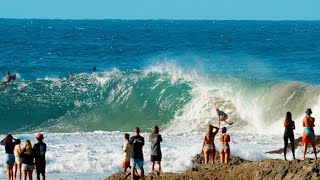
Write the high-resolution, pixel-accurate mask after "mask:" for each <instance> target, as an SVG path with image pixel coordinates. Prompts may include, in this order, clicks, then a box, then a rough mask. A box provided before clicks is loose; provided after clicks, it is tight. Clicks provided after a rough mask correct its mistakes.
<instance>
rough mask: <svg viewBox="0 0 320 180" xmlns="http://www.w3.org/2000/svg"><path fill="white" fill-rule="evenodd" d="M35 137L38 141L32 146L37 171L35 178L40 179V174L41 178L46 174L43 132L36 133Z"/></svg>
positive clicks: (45, 146) (45, 148)
mask: <svg viewBox="0 0 320 180" xmlns="http://www.w3.org/2000/svg"><path fill="white" fill-rule="evenodd" d="M36 139H37V140H38V143H36V144H34V146H33V152H34V155H35V165H36V171H37V180H40V174H41V175H42V180H45V178H46V176H45V173H46V157H45V154H46V151H47V145H46V144H45V143H44V142H43V139H44V137H43V134H42V133H38V134H37V136H36Z"/></svg>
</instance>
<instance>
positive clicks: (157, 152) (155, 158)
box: [149, 126, 162, 172]
mask: <svg viewBox="0 0 320 180" xmlns="http://www.w3.org/2000/svg"><path fill="white" fill-rule="evenodd" d="M149 141H150V142H151V171H154V164H155V162H158V171H159V172H161V158H162V153H161V147H160V143H161V142H162V137H161V134H159V127H158V126H155V127H154V129H153V132H152V134H151V135H150V138H149Z"/></svg>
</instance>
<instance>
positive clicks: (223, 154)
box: [220, 147, 230, 164]
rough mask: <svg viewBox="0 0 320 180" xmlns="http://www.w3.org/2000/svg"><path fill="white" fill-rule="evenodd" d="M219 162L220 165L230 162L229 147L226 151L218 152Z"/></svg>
mask: <svg viewBox="0 0 320 180" xmlns="http://www.w3.org/2000/svg"><path fill="white" fill-rule="evenodd" d="M220 161H221V163H226V164H228V163H229V161H230V147H228V149H222V150H220Z"/></svg>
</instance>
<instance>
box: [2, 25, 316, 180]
mask: <svg viewBox="0 0 320 180" xmlns="http://www.w3.org/2000/svg"><path fill="white" fill-rule="evenodd" d="M319 59H320V22H319V21H214V23H213V22H212V21H171V20H145V21H140V20H136V21H128V20H35V19H32V20H30V19H24V20H22V19H21V20H20V19H0V75H2V74H3V76H4V75H5V72H6V71H10V72H11V73H12V74H16V75H17V79H16V80H15V81H13V82H11V83H10V84H8V85H7V86H4V85H0V133H1V134H2V137H5V135H6V134H8V133H12V134H13V135H14V137H17V138H21V139H22V142H24V141H25V140H27V139H30V140H31V142H32V144H34V143H35V142H36V139H35V135H36V133H37V132H43V133H44V137H45V139H44V141H45V143H46V144H47V146H48V151H47V155H46V157H47V169H46V171H47V177H48V179H85V180H87V179H94V180H95V179H104V178H105V177H107V176H109V175H111V174H112V173H115V172H119V171H121V163H122V162H121V160H122V150H121V146H122V144H123V136H124V133H126V132H127V133H129V134H130V135H132V134H133V133H132V131H133V128H134V127H137V126H138V127H140V129H141V131H142V135H143V136H144V137H145V139H146V140H148V136H149V134H150V132H151V130H152V128H153V127H154V126H155V125H158V126H159V127H160V133H161V134H162V136H163V140H164V141H163V143H162V144H161V147H162V153H163V160H162V165H163V166H162V169H163V171H165V172H182V171H184V170H187V169H189V168H190V167H191V160H192V158H193V157H194V155H196V154H197V153H200V150H201V143H202V140H203V135H204V132H205V130H206V128H207V126H208V124H213V125H217V114H216V112H215V109H216V108H219V109H221V110H223V111H224V112H226V113H227V114H228V116H229V119H228V121H229V122H232V123H233V124H232V125H231V126H229V125H226V124H222V126H226V127H227V128H228V133H230V135H231V143H230V146H231V154H232V155H235V156H238V157H241V158H244V159H248V160H260V159H264V158H282V155H274V154H272V155H271V154H265V152H267V151H271V150H275V149H280V148H282V147H283V131H284V128H283V120H284V117H285V114H286V112H287V111H291V113H292V115H293V120H294V121H295V123H296V130H295V138H298V137H299V136H301V133H302V122H301V121H302V119H303V117H304V114H305V113H304V112H305V111H306V109H307V108H312V110H313V112H314V113H313V116H314V117H315V118H316V123H315V125H316V126H315V134H316V135H317V134H318V132H320V128H319V123H317V122H318V120H319V118H320V117H319V112H320V96H319V95H320V88H319V84H320V80H319V78H318V77H319V76H320V71H319V68H320V61H319ZM94 66H95V67H96V68H97V72H96V73H92V71H91V69H92V68H93V67H94ZM70 74H73V75H74V78H71V79H68V78H67V77H68V76H69V75H70ZM0 77H1V76H0ZM22 144H23V143H22ZM215 144H216V148H217V149H219V144H218V141H217V139H216V140H215ZM301 151H302V150H301V148H300V147H298V149H297V150H296V156H297V158H301ZM3 156H4V147H3V146H1V148H0V163H1V164H4V162H3V158H2V157H3ZM287 156H288V159H292V156H291V153H290V152H289V154H288V155H287ZM308 156H310V154H308ZM144 157H145V163H146V165H145V168H146V172H149V171H150V161H149V159H150V143H149V142H148V141H146V145H145V146H144ZM311 157H312V156H311ZM5 176H6V174H5V169H4V167H3V166H0V178H1V179H5Z"/></svg>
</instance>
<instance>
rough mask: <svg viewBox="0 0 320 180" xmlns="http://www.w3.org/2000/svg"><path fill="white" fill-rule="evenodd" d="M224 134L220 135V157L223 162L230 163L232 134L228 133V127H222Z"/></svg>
mask: <svg viewBox="0 0 320 180" xmlns="http://www.w3.org/2000/svg"><path fill="white" fill-rule="evenodd" d="M221 131H222V134H221V135H220V136H219V141H220V144H221V148H220V159H221V163H227V164H228V163H229V160H230V146H229V142H230V135H229V134H227V128H226V127H223V128H222V130H221Z"/></svg>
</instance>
